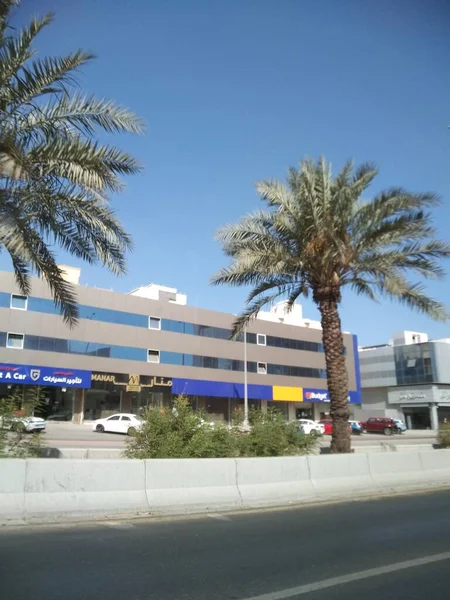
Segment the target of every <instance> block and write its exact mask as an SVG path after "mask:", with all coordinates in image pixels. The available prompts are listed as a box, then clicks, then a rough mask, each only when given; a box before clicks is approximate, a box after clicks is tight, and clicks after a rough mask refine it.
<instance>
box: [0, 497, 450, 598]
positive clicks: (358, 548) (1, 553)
mask: <svg viewBox="0 0 450 600" xmlns="http://www.w3.org/2000/svg"><path fill="white" fill-rule="evenodd" d="M449 506H450V491H441V492H434V493H431V494H423V495H410V496H402V497H400V496H397V497H393V498H387V499H380V500H374V501H366V502H354V503H347V504H332V505H322V506H316V507H304V508H296V509H291V510H284V511H267V512H259V513H257V512H255V513H241V514H233V515H228V516H225V515H214V516H213V515H211V516H209V517H203V518H192V519H188V520H169V519H168V520H154V521H151V520H140V521H139V520H135V521H128V522H127V521H114V522H109V523H101V524H91V525H78V526H72V525H70V526H65V527H47V528H44V527H34V528H31V527H28V528H23V529H8V528H4V529H2V530H0V590H1V597H2V598H3V597H4V598H5V599H6V598H11V599H14V600H29V599H30V598H32V599H33V600H59V599H64V600H80V599H83V600H94V599H95V600H98V599H99V598H105V599H107V600H123V599H124V598H126V599H127V600H219V599H220V600H226V599H228V600H231V599H234V600H283V599H284V598H294V599H295V598H300V599H303V598H305V600H338V599H339V600H343V599H345V600H360V599H361V598H363V599H364V600H380V599H382V600H394V599H395V600H419V599H420V600H423V599H424V598H430V599H432V600H448V598H449V597H450V513H449V510H448V507H449Z"/></svg>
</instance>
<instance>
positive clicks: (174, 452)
mask: <svg viewBox="0 0 450 600" xmlns="http://www.w3.org/2000/svg"><path fill="white" fill-rule="evenodd" d="M143 419H144V421H143V425H142V427H141V429H139V430H138V431H137V432H136V434H135V435H134V436H133V437H132V438H130V439H128V440H127V447H126V450H125V456H126V457H128V458H139V459H143V458H227V457H237V456H240V457H246V456H286V455H296V454H307V453H309V452H312V451H313V450H314V449H315V448H316V446H317V442H316V440H314V439H312V438H311V437H310V436H306V435H304V434H301V433H299V432H298V431H297V428H296V426H295V424H294V423H286V422H285V420H284V417H283V415H282V413H281V412H280V411H278V410H277V409H275V408H271V409H269V410H268V412H267V413H266V414H264V413H262V412H261V411H260V410H257V409H253V410H250V413H249V419H250V423H251V425H252V426H251V429H250V431H249V432H244V431H242V429H241V428H240V425H235V426H234V427H231V428H230V427H227V426H225V425H222V424H213V423H208V422H207V421H205V420H204V415H202V413H199V412H195V411H194V410H193V408H192V406H191V405H190V403H189V401H188V399H187V398H186V397H184V396H178V397H177V398H176V399H175V401H174V405H173V408H172V409H169V408H162V407H156V406H152V407H149V408H148V409H147V411H146V412H145V413H144V415H143ZM236 421H237V422H238V423H239V421H240V419H236ZM236 421H235V422H236Z"/></svg>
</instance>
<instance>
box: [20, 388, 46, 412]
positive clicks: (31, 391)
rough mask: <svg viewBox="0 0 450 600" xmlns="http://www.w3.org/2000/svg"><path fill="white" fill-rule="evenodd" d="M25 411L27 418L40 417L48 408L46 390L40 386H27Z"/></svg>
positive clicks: (24, 401) (24, 403)
mask: <svg viewBox="0 0 450 600" xmlns="http://www.w3.org/2000/svg"><path fill="white" fill-rule="evenodd" d="M24 389H25V392H24V399H23V410H24V415H25V416H39V413H42V412H43V410H44V409H45V408H46V402H45V397H46V394H45V389H44V388H43V387H41V386H39V385H27V386H25V388H24Z"/></svg>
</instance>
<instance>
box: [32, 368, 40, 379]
mask: <svg viewBox="0 0 450 600" xmlns="http://www.w3.org/2000/svg"><path fill="white" fill-rule="evenodd" d="M40 376H41V371H40V370H39V369H31V371H30V377H31V380H32V381H37V380H38V379H39V377H40Z"/></svg>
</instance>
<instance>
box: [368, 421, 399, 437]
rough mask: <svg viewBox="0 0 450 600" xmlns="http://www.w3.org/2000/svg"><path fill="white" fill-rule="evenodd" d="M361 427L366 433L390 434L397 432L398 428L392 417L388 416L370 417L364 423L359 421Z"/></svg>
mask: <svg viewBox="0 0 450 600" xmlns="http://www.w3.org/2000/svg"><path fill="white" fill-rule="evenodd" d="M361 425H362V426H363V429H364V430H365V431H367V432H368V433H384V435H392V434H393V433H399V432H400V430H399V428H398V426H397V423H396V422H395V421H394V419H390V418H389V417H370V419H367V421H365V422H364V423H361Z"/></svg>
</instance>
